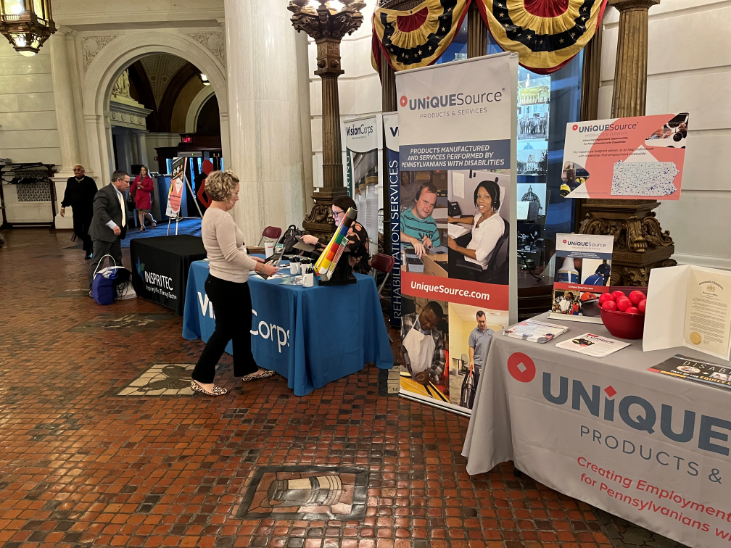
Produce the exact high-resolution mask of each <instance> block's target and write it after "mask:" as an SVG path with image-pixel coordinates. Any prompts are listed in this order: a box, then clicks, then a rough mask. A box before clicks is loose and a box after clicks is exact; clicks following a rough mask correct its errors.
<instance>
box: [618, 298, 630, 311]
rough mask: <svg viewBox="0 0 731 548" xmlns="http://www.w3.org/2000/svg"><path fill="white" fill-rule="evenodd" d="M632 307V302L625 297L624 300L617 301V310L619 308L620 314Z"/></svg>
mask: <svg viewBox="0 0 731 548" xmlns="http://www.w3.org/2000/svg"><path fill="white" fill-rule="evenodd" d="M631 306H632V301H630V300H629V299H628V298H627V297H625V298H624V299H619V300H618V301H617V308H619V311H620V312H626V311H627V309H628V308H630V307H631Z"/></svg>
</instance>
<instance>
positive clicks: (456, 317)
mask: <svg viewBox="0 0 731 548" xmlns="http://www.w3.org/2000/svg"><path fill="white" fill-rule="evenodd" d="M448 308H449V364H448V365H449V394H450V398H449V401H450V403H452V404H453V405H458V406H459V407H461V408H463V409H470V410H471V409H472V406H473V405H474V402H475V394H476V393H477V387H478V385H479V382H480V374H481V373H482V368H483V366H484V365H485V364H486V361H487V351H488V350H489V349H490V344H491V343H492V339H493V337H494V336H495V334H496V333H499V332H500V331H502V330H503V329H504V328H505V327H507V326H508V313H507V311H502V310H490V309H487V308H483V307H478V306H470V305H466V304H456V303H449V307H448Z"/></svg>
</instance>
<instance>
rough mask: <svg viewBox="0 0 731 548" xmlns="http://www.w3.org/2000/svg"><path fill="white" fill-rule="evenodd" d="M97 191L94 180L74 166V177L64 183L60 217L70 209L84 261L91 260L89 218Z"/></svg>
mask: <svg viewBox="0 0 731 548" xmlns="http://www.w3.org/2000/svg"><path fill="white" fill-rule="evenodd" d="M97 190H99V189H98V188H97V187H96V183H95V182H94V179H92V178H91V177H87V176H86V170H85V169H84V166H82V165H81V164H76V165H75V166H74V176H73V177H69V178H68V180H67V181H66V191H65V192H64V194H63V201H62V202H61V211H60V213H61V217H65V216H66V208H67V207H69V206H70V207H71V214H72V215H73V219H74V234H76V237H77V238H79V239H80V240H81V242H82V244H83V248H84V253H85V255H86V257H85V258H86V259H87V260H89V259H91V254H92V251H93V243H92V241H91V236H89V226H90V225H91V218H92V217H93V216H94V196H95V195H96V192H97Z"/></svg>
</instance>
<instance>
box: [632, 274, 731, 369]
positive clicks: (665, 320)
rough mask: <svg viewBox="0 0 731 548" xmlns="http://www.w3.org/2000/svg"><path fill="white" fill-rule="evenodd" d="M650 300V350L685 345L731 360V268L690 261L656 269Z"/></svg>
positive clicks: (645, 345) (647, 343)
mask: <svg viewBox="0 0 731 548" xmlns="http://www.w3.org/2000/svg"><path fill="white" fill-rule="evenodd" d="M669 297H670V298H669ZM647 300H648V302H649V303H650V306H648V307H647V311H646V319H645V324H646V327H645V334H646V336H645V338H644V341H643V346H642V348H643V350H644V351H645V352H648V351H650V350H659V349H663V348H674V347H676V346H686V347H688V348H693V349H695V350H698V351H699V352H704V353H705V354H710V355H711V356H715V357H717V358H722V359H724V360H728V359H729V357H730V356H731V272H727V271H723V270H717V269H714V268H703V267H700V266H690V265H683V266H674V267H670V268H657V269H654V270H652V272H651V275H650V284H649V286H648V288H647Z"/></svg>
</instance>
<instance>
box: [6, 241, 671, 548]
mask: <svg viewBox="0 0 731 548" xmlns="http://www.w3.org/2000/svg"><path fill="white" fill-rule="evenodd" d="M3 235H4V236H5V238H6V240H7V245H6V246H5V247H4V248H2V249H0V546H3V547H20V546H48V547H76V546H271V547H292V548H300V547H305V548H333V547H341V548H407V547H411V548H426V547H433V548H446V547H451V548H479V547H503V548H518V547H523V546H561V547H563V548H569V547H578V546H581V547H598V546H654V547H656V548H661V547H666V546H667V547H670V546H676V544H675V543H673V542H670V541H667V540H666V539H662V538H659V537H657V536H655V535H652V534H651V533H649V532H647V531H645V530H642V529H640V528H637V527H634V526H631V525H629V524H627V523H626V522H624V521H622V520H618V519H615V518H612V517H611V516H608V515H607V514H604V513H602V512H599V511H596V510H594V509H593V508H591V507H589V506H588V505H586V504H583V503H580V502H577V501H575V500H573V499H570V498H568V497H565V496H562V495H559V494H558V493H556V492H554V491H551V490H550V489H547V488H546V487H544V486H542V485H540V484H537V483H536V482H534V481H533V480H531V479H530V478H528V477H526V476H522V477H516V476H515V475H514V471H513V468H512V466H511V465H509V464H505V465H502V466H499V467H497V468H496V469H495V470H493V471H492V472H491V473H490V474H487V475H482V476H477V477H474V478H470V477H469V476H468V475H467V473H466V472H465V459H463V458H462V457H461V456H460V451H461V448H462V440H463V438H464V434H465V431H466V428H467V419H466V418H463V417H458V416H456V415H452V414H449V413H445V412H442V411H438V410H435V409H433V408H430V407H425V406H422V405H420V404H418V403H414V402H410V401H407V400H404V399H401V398H399V397H398V396H395V395H394V396H381V395H379V393H378V371H377V370H376V369H375V368H373V367H369V368H366V369H365V370H364V371H363V372H361V373H359V374H358V375H352V376H350V377H348V378H346V379H343V380H341V381H339V382H336V383H333V384H330V385H328V386H327V387H325V388H324V389H321V390H316V391H315V392H313V393H312V394H311V395H309V396H307V397H303V398H297V397H295V396H294V395H293V394H292V392H291V391H290V390H289V389H288V388H287V383H286V381H285V380H284V379H282V378H280V377H274V378H271V379H267V380H262V381H257V382H255V383H250V384H247V385H246V386H244V387H242V386H241V385H240V384H238V383H237V382H236V381H235V379H234V378H233V377H232V376H231V367H230V363H231V360H230V357H228V356H227V357H225V358H224V360H223V362H222V364H221V366H220V370H221V375H220V377H219V378H220V382H221V383H222V384H223V385H224V386H226V387H227V388H229V389H230V392H229V394H228V395H226V396H224V397H221V398H216V399H210V398H204V397H201V396H197V395H196V396H190V395H185V393H180V394H177V395H158V394H157V391H159V390H163V389H164V390H180V388H178V387H179V386H182V385H180V383H181V378H182V377H184V374H185V372H184V371H185V368H186V367H188V366H189V365H192V364H193V363H195V360H196V358H197V357H198V355H199V353H200V351H201V349H202V344H201V343H200V342H189V341H185V340H183V339H182V337H181V336H180V333H181V329H182V322H181V319H180V318H176V317H175V316H173V314H172V312H171V311H168V310H166V309H163V308H160V307H159V306H157V305H155V304H152V303H150V302H147V301H143V300H139V299H136V300H130V301H123V302H119V303H117V304H115V305H113V306H110V307H101V306H98V305H96V304H95V303H94V302H93V301H92V300H91V299H89V298H88V296H86V295H85V291H84V290H83V286H84V283H85V279H86V273H85V267H86V265H87V264H88V263H85V262H84V260H83V254H82V251H80V250H77V249H65V247H68V246H69V245H71V244H70V242H69V237H70V234H69V233H56V234H54V233H51V232H49V231H47V230H40V229H38V230H16V231H12V232H7V231H5V232H3ZM125 253H127V250H125ZM128 262H129V261H128V257H127V263H128ZM128 266H129V265H128ZM262 365H266V364H262ZM151 368H154V369H153V370H152V371H151ZM145 375H147V376H145ZM136 379H137V380H139V379H145V380H144V382H141V383H137V384H135V382H134V381H135V380H136ZM147 379H151V380H147ZM138 385H139V386H138ZM139 387H146V388H145V389H146V390H147V391H146V392H145V391H144V390H143V393H135V394H134V395H131V394H128V395H119V394H120V393H125V391H126V390H129V389H130V388H135V391H137V390H139ZM295 466H296V467H305V469H307V467H319V471H318V472H317V473H318V476H323V475H325V476H327V475H333V474H335V472H332V473H330V472H322V468H323V467H325V468H326V469H328V470H330V469H333V468H344V469H345V470H339V471H337V474H339V477H340V478H341V479H342V480H343V485H342V491H343V493H345V492H346V488H345V486H346V485H347V484H348V481H351V479H352V481H353V482H355V483H352V485H355V484H357V482H356V480H355V479H354V478H355V476H356V475H357V474H358V473H360V472H358V471H361V470H362V471H366V472H367V475H366V476H358V477H361V478H367V479H365V480H364V481H365V482H366V485H365V487H366V488H365V493H364V498H365V505H366V508H365V517H364V518H360V517H359V516H358V515H357V513H355V514H353V515H349V516H348V517H346V518H345V519H319V518H317V516H315V517H316V518H317V519H301V518H302V517H303V514H302V513H301V512H300V513H299V514H297V515H295V516H293V517H291V516H290V513H289V512H283V513H282V514H283V515H286V516H289V517H287V518H286V519H273V518H271V517H259V516H256V515H253V516H252V512H251V511H250V508H249V506H250V505H251V503H252V501H254V500H256V501H258V502H257V504H260V505H261V504H262V503H261V501H262V500H264V499H262V496H259V498H255V494H256V488H257V485H256V481H258V480H262V481H263V479H262V478H264V477H265V475H266V473H269V472H270V471H271V470H274V468H264V467H275V468H277V469H279V468H282V467H295ZM297 470H300V471H298V472H291V471H289V472H288V471H287V469H286V470H285V471H284V472H282V473H285V474H287V473H293V474H295V475H296V474H300V473H302V474H303V475H301V476H277V478H279V479H282V478H284V479H287V478H290V479H292V478H294V479H297V478H306V477H307V478H309V475H308V473H307V472H301V468H298V469H297ZM354 470H355V472H353V471H354ZM348 474H350V475H348ZM298 481H299V482H302V481H303V479H298ZM306 481H310V480H309V479H306ZM318 481H320V480H318ZM322 481H323V483H321V484H318V485H319V486H320V487H317V486H316V485H315V484H314V483H313V484H312V485H315V487H313V489H314V490H317V489H319V488H323V489H324V486H325V485H326V484H327V486H328V488H333V487H332V485H333V484H331V483H328V482H331V479H324V480H322ZM269 482H270V483H269V484H268V485H271V478H270V480H269ZM282 485H284V484H282ZM282 485H280V486H278V487H271V489H273V490H272V491H268V492H269V493H275V492H276V495H274V494H272V495H271V496H272V497H273V500H279V499H282V500H285V501H286V500H289V501H291V500H292V498H291V497H294V498H295V499H297V500H300V499H298V498H297V497H300V496H301V495H302V493H296V494H294V495H292V494H283V490H286V489H285V488H284V487H282ZM287 485H289V487H288V488H287V489H295V488H297V489H302V488H308V486H307V484H303V483H296V484H287ZM249 486H251V487H252V490H250V491H249V495H251V496H248V495H247V493H246V491H247V488H249ZM293 486H294V487H293ZM338 488H339V487H336V488H335V489H338ZM355 489H356V491H357V487H356V488H355ZM252 493H254V494H252ZM354 493H355V492H354ZM355 494H357V493H355ZM307 496H311V497H312V498H310V499H308V500H315V499H317V501H318V504H320V503H321V504H324V502H323V501H326V502H327V503H328V504H330V503H332V504H333V505H335V504H336V503H337V501H340V502H344V503H348V502H349V501H351V499H350V498H348V497H347V496H344V498H337V497H336V496H334V495H333V496H331V495H330V494H328V495H327V496H328V497H329V498H327V499H325V498H322V497H324V496H325V495H321V494H317V493H315V494H311V495H307ZM338 496H339V495H338ZM354 496H355V495H354ZM288 497H290V498H289V499H288ZM317 497H321V498H317ZM353 500H357V499H353ZM290 503H291V502H287V504H290ZM266 504H270V503H269V502H266ZM270 505H271V504H270ZM305 506H306V505H305ZM239 516H244V517H239ZM304 517H313V516H311V515H307V514H306V513H305V514H304ZM328 517H329V516H328ZM351 518H352V519H351Z"/></svg>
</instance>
